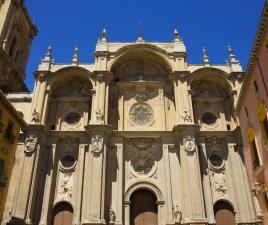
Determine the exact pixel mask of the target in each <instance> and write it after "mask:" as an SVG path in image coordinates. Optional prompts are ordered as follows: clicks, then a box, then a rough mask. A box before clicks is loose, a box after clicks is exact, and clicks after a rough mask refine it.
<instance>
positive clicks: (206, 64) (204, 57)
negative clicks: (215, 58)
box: [202, 47, 210, 66]
mask: <svg viewBox="0 0 268 225" xmlns="http://www.w3.org/2000/svg"><path fill="white" fill-rule="evenodd" d="M202 53H203V64H204V66H210V60H209V58H208V54H207V50H206V48H205V47H203V50H202Z"/></svg>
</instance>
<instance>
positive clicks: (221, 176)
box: [211, 171, 227, 198]
mask: <svg viewBox="0 0 268 225" xmlns="http://www.w3.org/2000/svg"><path fill="white" fill-rule="evenodd" d="M211 179H212V186H213V189H214V194H215V195H216V197H217V198H220V197H223V196H225V195H226V193H227V183H226V177H225V172H224V171H223V172H220V173H215V172H212V173H211Z"/></svg>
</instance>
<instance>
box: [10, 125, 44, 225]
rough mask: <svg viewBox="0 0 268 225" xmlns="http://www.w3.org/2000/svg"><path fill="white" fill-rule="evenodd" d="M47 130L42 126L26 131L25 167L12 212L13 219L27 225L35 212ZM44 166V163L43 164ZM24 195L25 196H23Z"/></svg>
mask: <svg viewBox="0 0 268 225" xmlns="http://www.w3.org/2000/svg"><path fill="white" fill-rule="evenodd" d="M45 130H46V129H45V128H44V127H43V126H41V125H30V127H29V129H28V130H27V131H26V139H25V149H24V153H25V156H24V157H23V163H22V164H23V165H22V170H21V175H20V176H19V179H20V181H19V182H18V187H17V193H16V196H15V201H14V205H13V211H12V216H11V217H12V219H13V218H15V220H22V221H24V219H25V222H26V223H27V224H31V220H32V215H33V211H34V210H35V208H34V205H35V199H36V198H35V197H36V196H35V195H36V188H35V185H36V183H37V179H39V176H38V175H39V169H38V168H39V167H38V166H39V164H40V162H39V160H40V157H41V156H42V155H43V153H44V151H41V148H43V146H42V143H43V140H42V139H43V138H44V137H43V135H44V133H45ZM41 164H42V163H41ZM21 193H24V194H21Z"/></svg>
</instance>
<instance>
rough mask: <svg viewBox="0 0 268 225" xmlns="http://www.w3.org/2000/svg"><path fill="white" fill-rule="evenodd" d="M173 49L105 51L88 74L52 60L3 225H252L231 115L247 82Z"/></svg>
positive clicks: (109, 45) (24, 107) (42, 74)
mask: <svg viewBox="0 0 268 225" xmlns="http://www.w3.org/2000/svg"><path fill="white" fill-rule="evenodd" d="M228 51H229V60H228V63H226V64H216V65H214V64H211V63H210V60H209V58H208V56H207V53H206V50H205V49H203V64H198V65H197V64H188V63H187V51H186V48H185V45H184V43H183V41H182V40H181V38H180V37H179V34H178V32H177V31H174V39H173V41H172V42H145V41H144V40H143V37H142V36H141V35H139V37H138V40H137V41H135V42H109V41H108V40H107V36H106V31H105V30H103V32H102V36H101V38H100V40H99V41H98V42H97V45H96V51H95V63H94V64H86V63H80V62H79V58H78V49H75V52H74V56H73V59H72V62H71V63H68V64H57V63H55V62H54V60H53V59H52V50H51V48H49V49H48V52H47V54H46V55H45V57H44V59H43V60H42V61H41V62H40V65H39V68H38V70H37V71H36V72H35V73H34V76H35V78H36V81H35V88H34V91H33V93H30V94H25V93H24V94H10V95H8V98H9V100H10V101H11V102H12V103H13V105H14V106H15V107H16V109H17V110H18V111H20V112H21V113H22V114H23V115H24V118H25V120H26V121H27V123H28V124H29V127H28V129H27V130H26V132H25V133H24V134H23V135H21V137H20V141H19V143H18V146H17V151H16V159H15V162H14V168H13V173H12V177H11V180H10V187H11V188H10V189H9V192H8V196H7V203H6V205H5V211H4V218H3V221H2V224H3V225H4V224H33V225H61V224H64V225H71V224H77V225H78V224H79V225H80V224H83V225H97V224H100V225H103V224H115V225H123V224H124V225H141V224H144V225H147V224H148V225H157V224H159V225H164V224H165V225H166V224H170V225H172V224H228V225H232V224H259V223H260V221H261V220H260V219H261V216H262V213H261V211H260V207H259V205H258V201H257V199H256V196H254V192H252V187H250V185H249V182H248V177H247V173H246V168H245V162H244V156H243V145H242V141H241V137H240V130H239V124H238V122H237V119H236V116H235V112H234V107H235V104H236V102H237V98H238V94H239V91H240V87H241V82H242V78H243V72H242V68H241V66H240V64H239V61H238V60H237V59H236V58H235V56H234V54H233V51H232V49H231V48H229V49H228Z"/></svg>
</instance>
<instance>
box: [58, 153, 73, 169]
mask: <svg viewBox="0 0 268 225" xmlns="http://www.w3.org/2000/svg"><path fill="white" fill-rule="evenodd" d="M76 162H77V161H76V159H75V157H74V156H72V155H65V156H63V157H62V158H61V159H60V169H61V170H62V171H65V172H66V171H72V170H73V169H74V168H75V166H76Z"/></svg>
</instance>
